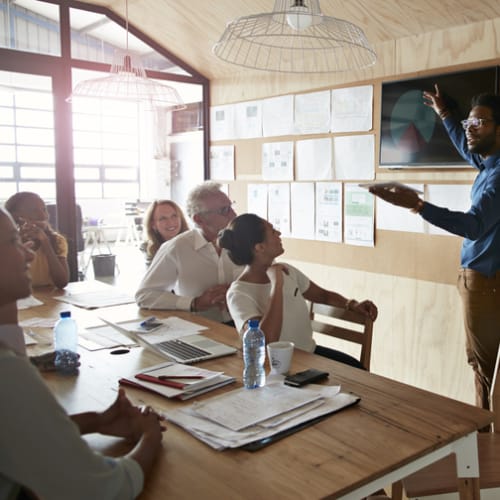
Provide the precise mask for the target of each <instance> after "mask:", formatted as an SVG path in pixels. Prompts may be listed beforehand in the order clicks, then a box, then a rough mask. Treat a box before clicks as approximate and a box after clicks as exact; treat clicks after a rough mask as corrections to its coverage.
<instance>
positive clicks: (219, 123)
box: [210, 104, 236, 141]
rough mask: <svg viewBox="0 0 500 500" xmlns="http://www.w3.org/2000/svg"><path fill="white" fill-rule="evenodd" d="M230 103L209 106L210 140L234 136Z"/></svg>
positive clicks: (232, 108) (232, 109)
mask: <svg viewBox="0 0 500 500" xmlns="http://www.w3.org/2000/svg"><path fill="white" fill-rule="evenodd" d="M235 135H236V134H235V131H234V107H233V105H232V104H225V105H224V106H212V107H211V108H210V140H212V141H224V140H227V139H233V138H234V137H235Z"/></svg>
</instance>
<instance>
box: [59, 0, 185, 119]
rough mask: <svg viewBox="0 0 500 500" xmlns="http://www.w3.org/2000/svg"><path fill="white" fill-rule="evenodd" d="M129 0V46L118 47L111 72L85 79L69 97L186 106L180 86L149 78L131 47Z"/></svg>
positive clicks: (157, 105)
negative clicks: (122, 48)
mask: <svg viewBox="0 0 500 500" xmlns="http://www.w3.org/2000/svg"><path fill="white" fill-rule="evenodd" d="M128 35H129V29H128V0H125V50H119V49H117V50H115V52H114V54H113V64H112V65H111V70H110V75H109V76H106V77H103V78H92V79H90V80H83V81H81V82H80V83H78V84H77V85H76V86H75V88H74V89H73V93H72V94H71V96H70V97H68V99H67V101H69V102H71V100H72V99H73V97H98V98H103V99H125V100H129V101H137V102H146V103H148V104H149V105H150V106H151V107H165V108H168V109H169V110H177V109H184V108H185V107H186V106H185V104H184V102H183V101H182V99H181V96H180V95H179V93H178V92H177V90H176V89H174V88H173V87H170V86H169V85H165V84H163V83H160V82H158V81H156V80H153V79H151V78H148V77H147V75H146V71H145V70H144V67H143V65H142V62H141V59H140V56H139V55H138V54H135V53H133V52H131V51H130V50H129V48H128Z"/></svg>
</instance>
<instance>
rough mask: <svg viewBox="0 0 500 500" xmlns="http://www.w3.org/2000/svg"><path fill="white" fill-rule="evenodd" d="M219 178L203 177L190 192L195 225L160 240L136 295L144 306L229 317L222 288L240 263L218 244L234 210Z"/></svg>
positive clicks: (189, 205)
mask: <svg viewBox="0 0 500 500" xmlns="http://www.w3.org/2000/svg"><path fill="white" fill-rule="evenodd" d="M220 188H221V185H220V184H219V183H217V182H212V181H207V182H204V183H202V184H200V185H198V186H197V187H195V188H194V189H193V190H192V191H191V192H190V194H189V195H188V200H187V203H186V210H187V213H188V215H189V216H190V217H191V219H192V220H193V222H194V223H195V225H196V227H195V228H194V229H190V230H189V231H185V232H184V233H182V234H179V235H178V236H176V237H175V238H173V239H171V240H169V241H167V242H165V243H163V245H162V246H161V247H160V249H159V250H158V252H157V253H156V255H155V257H154V259H153V261H152V262H151V265H150V266H149V268H148V270H147V272H146V274H145V276H144V278H143V279H142V282H141V284H140V285H139V289H138V290H137V292H136V294H135V299H136V301H137V303H138V305H139V306H140V307H145V308H148V309H178V310H183V311H192V312H196V313H199V314H200V315H202V316H205V317H207V318H209V319H212V320H215V321H219V322H222V323H230V324H231V323H232V322H231V316H230V315H229V313H228V310H227V306H226V291H227V289H228V287H229V285H230V284H231V283H232V282H233V281H234V280H235V279H236V278H237V277H238V276H239V274H240V273H241V271H242V270H243V267H242V266H237V265H236V264H233V262H232V261H231V259H230V258H229V256H228V254H227V250H223V249H221V248H219V246H218V245H217V234H218V233H219V231H220V230H221V229H224V228H225V227H226V226H227V225H228V224H229V222H231V221H232V220H233V219H234V217H235V216H236V214H235V212H234V210H233V208H232V203H231V201H230V200H229V198H228V197H227V196H226V195H225V194H224V193H223V192H222V191H221V190H220Z"/></svg>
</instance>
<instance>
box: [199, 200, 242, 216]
mask: <svg viewBox="0 0 500 500" xmlns="http://www.w3.org/2000/svg"><path fill="white" fill-rule="evenodd" d="M234 204H235V202H234V201H233V202H231V203H230V204H229V205H224V206H223V207H220V208H215V209H213V210H205V211H204V212H201V213H202V214H217V215H222V216H223V217H225V216H227V215H229V213H230V212H231V210H232V209H233V205H234Z"/></svg>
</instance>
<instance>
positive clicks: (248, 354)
mask: <svg viewBox="0 0 500 500" xmlns="http://www.w3.org/2000/svg"><path fill="white" fill-rule="evenodd" d="M248 326H249V328H248V330H247V331H246V332H245V333H244V334H243V360H244V362H245V369H244V370H243V384H244V386H245V388H246V389H256V388H257V387H262V386H263V385H264V384H265V383H266V372H265V371H264V361H265V359H266V337H265V336H264V332H263V331H262V330H261V329H260V328H259V320H258V319H251V320H250V321H249V322H248Z"/></svg>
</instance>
